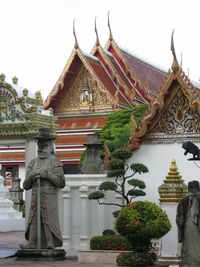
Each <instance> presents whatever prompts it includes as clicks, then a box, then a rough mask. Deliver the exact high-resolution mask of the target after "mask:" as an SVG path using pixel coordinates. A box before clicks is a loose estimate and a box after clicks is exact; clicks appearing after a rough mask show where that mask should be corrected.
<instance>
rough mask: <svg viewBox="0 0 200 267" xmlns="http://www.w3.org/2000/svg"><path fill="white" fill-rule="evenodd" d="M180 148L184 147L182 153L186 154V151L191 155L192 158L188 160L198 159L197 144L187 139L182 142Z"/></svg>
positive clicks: (198, 150) (199, 155)
mask: <svg viewBox="0 0 200 267" xmlns="http://www.w3.org/2000/svg"><path fill="white" fill-rule="evenodd" d="M182 148H183V149H185V152H184V155H187V154H188V153H190V154H192V155H193V158H191V159H189V160H200V149H199V148H198V146H196V145H195V144H193V143H192V142H190V141H188V142H185V143H183V144H182Z"/></svg>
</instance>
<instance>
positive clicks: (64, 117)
mask: <svg viewBox="0 0 200 267" xmlns="http://www.w3.org/2000/svg"><path fill="white" fill-rule="evenodd" d="M108 28H109V38H108V41H107V43H106V44H105V46H104V47H102V46H101V44H100V41H99V37H98V32H97V28H96V22H95V33H96V43H95V45H94V47H93V48H92V50H91V52H90V53H89V54H88V53H86V52H84V51H83V50H82V49H81V48H80V46H79V43H78V40H77V37H76V33H75V29H74V37H75V44H74V49H73V51H72V53H71V55H70V57H69V59H68V62H67V63H66V65H65V66H64V69H63V72H62V73H61V75H60V77H59V78H58V80H57V82H56V84H55V86H54V87H53V89H52V90H51V92H50V94H49V95H48V97H47V99H46V100H45V101H44V103H43V105H42V99H41V94H40V92H36V93H35V96H32V95H30V92H28V91H27V89H25V88H22V87H20V86H19V85H18V83H17V80H16V79H15V80H13V83H12V84H8V83H7V82H5V77H4V78H3V77H2V76H1V88H0V94H1V99H0V120H1V122H0V128H1V129H3V130H2V131H1V135H4V136H5V135H6V134H7V131H8V130H9V131H10V130H14V131H15V133H17V135H18V136H20V135H21V136H22V135H23V134H22V132H21V130H18V127H19V124H23V127H25V128H26V130H27V134H29V132H31V133H32V134H33V133H34V130H32V128H34V127H35V128H34V129H36V128H38V127H39V126H40V125H42V126H44V125H47V124H48V125H50V126H51V128H53V129H54V130H56V134H57V140H56V147H55V148H56V154H57V155H58V156H59V157H60V159H61V160H62V162H63V164H64V171H65V173H66V174H75V173H78V172H79V169H78V164H79V161H80V156H81V154H82V153H83V151H84V150H85V146H84V144H85V143H86V142H87V135H88V134H93V133H96V132H98V131H100V130H101V129H102V127H103V126H104V125H105V123H106V120H107V118H108V115H109V114H110V113H111V112H113V111H115V110H117V109H121V108H129V107H133V106H135V105H138V104H140V103H147V104H149V107H150V109H149V113H148V114H147V115H146V117H145V118H144V120H143V121H142V124H141V125H139V126H138V127H137V128H135V129H134V131H133V132H134V133H133V138H132V140H131V141H134V142H136V143H137V144H141V143H146V142H154V141H155V140H154V136H156V139H157V140H158V142H160V141H163V139H164V140H165V141H164V142H168V139H167V137H166V135H167V136H168V138H169V139H170V138H175V139H176V138H178V137H180V136H181V137H182V139H181V140H186V139H187V138H183V136H185V134H186V132H187V133H188V132H189V133H192V136H193V138H192V140H193V141H194V140H196V139H195V138H196V133H197V132H199V129H200V127H199V113H198V112H199V108H200V107H199V106H200V101H199V94H200V90H199V86H198V85H197V84H195V83H193V82H192V81H190V79H189V78H188V77H187V76H186V75H185V73H184V72H183V70H182V68H181V66H180V65H179V63H178V61H177V59H176V53H175V49H174V43H173V35H172V46H171V50H172V55H173V62H172V66H171V69H170V70H169V71H168V72H166V71H165V70H163V69H160V68H159V67H156V66H154V65H153V64H151V63H149V62H145V61H144V60H143V59H141V58H139V57H137V56H135V55H133V54H132V53H130V52H128V51H126V50H125V49H122V48H121V47H120V46H119V45H118V44H117V42H116V41H115V40H114V38H113V35H112V31H111V27H110V22H109V17H108ZM11 91H12V97H13V98H14V102H12V103H11V102H9V101H10V99H12V97H11V96H10V92H11ZM4 98H5V99H8V100H6V101H7V102H5V101H4ZM13 103H15V106H14V105H13ZM20 105H21V107H20V108H18V106H20ZM21 109H22V110H23V111H24V112H25V113H26V115H24V114H22V112H21ZM36 109H37V112H41V113H40V115H41V114H44V115H43V116H45V112H47V113H49V114H50V113H51V114H53V115H54V116H53V117H52V116H51V117H48V121H46V120H45V119H44V120H43V122H41V121H39V122H38V120H37V118H36V115H35V113H34V112H35V110H36ZM9 112H10V113H9ZM32 112H33V113H32ZM26 116H28V117H29V123H28V125H27V123H26ZM37 116H39V115H37ZM41 116H42V115H41ZM16 120H17V122H16ZM49 120H50V121H49ZM53 121H54V122H55V124H54V125H53ZM8 122H9V129H8V130H7V128H6V127H7V125H8ZM18 122H20V123H18ZM45 123H46V124H45ZM183 129H184V130H183ZM157 133H158V134H157ZM168 134H169V135H168ZM11 138H12V135H11V136H10V139H11ZM13 138H16V134H15V135H13ZM175 139H173V140H175ZM166 140H167V141H166ZM170 140H172V139H170ZM154 143H155V142H154ZM137 147H138V145H137ZM172 158H174V157H172ZM0 164H1V165H2V175H3V176H4V177H5V176H8V177H16V176H18V177H20V176H23V175H24V165H25V145H24V143H23V142H22V143H20V142H18V144H17V145H16V144H15V145H12V144H9V145H8V143H6V144H5V145H1V146H0ZM167 165H168V162H167ZM21 178H22V179H23V177H21Z"/></svg>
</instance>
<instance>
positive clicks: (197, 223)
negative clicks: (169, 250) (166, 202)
mask: <svg viewBox="0 0 200 267" xmlns="http://www.w3.org/2000/svg"><path fill="white" fill-rule="evenodd" d="M176 223H177V226H178V241H179V242H180V243H182V249H181V266H182V267H197V266H198V267H199V266H200V186H199V182H198V181H191V182H189V183H188V196H187V197H185V198H183V199H182V200H181V201H180V202H179V204H178V207H177V216H176Z"/></svg>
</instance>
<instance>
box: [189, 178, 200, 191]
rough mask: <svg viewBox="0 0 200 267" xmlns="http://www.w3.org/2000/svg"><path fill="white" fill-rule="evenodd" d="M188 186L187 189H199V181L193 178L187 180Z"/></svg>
mask: <svg viewBox="0 0 200 267" xmlns="http://www.w3.org/2000/svg"><path fill="white" fill-rule="evenodd" d="M188 188H189V189H193V188H196V189H200V186H199V181H196V180H194V181H191V182H189V183H188Z"/></svg>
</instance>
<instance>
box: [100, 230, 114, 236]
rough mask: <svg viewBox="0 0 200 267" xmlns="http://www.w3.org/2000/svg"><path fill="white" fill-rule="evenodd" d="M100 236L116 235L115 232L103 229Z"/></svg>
mask: <svg viewBox="0 0 200 267" xmlns="http://www.w3.org/2000/svg"><path fill="white" fill-rule="evenodd" d="M102 234H103V235H116V232H115V231H114V230H112V229H105V230H104V231H103V233H102Z"/></svg>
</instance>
